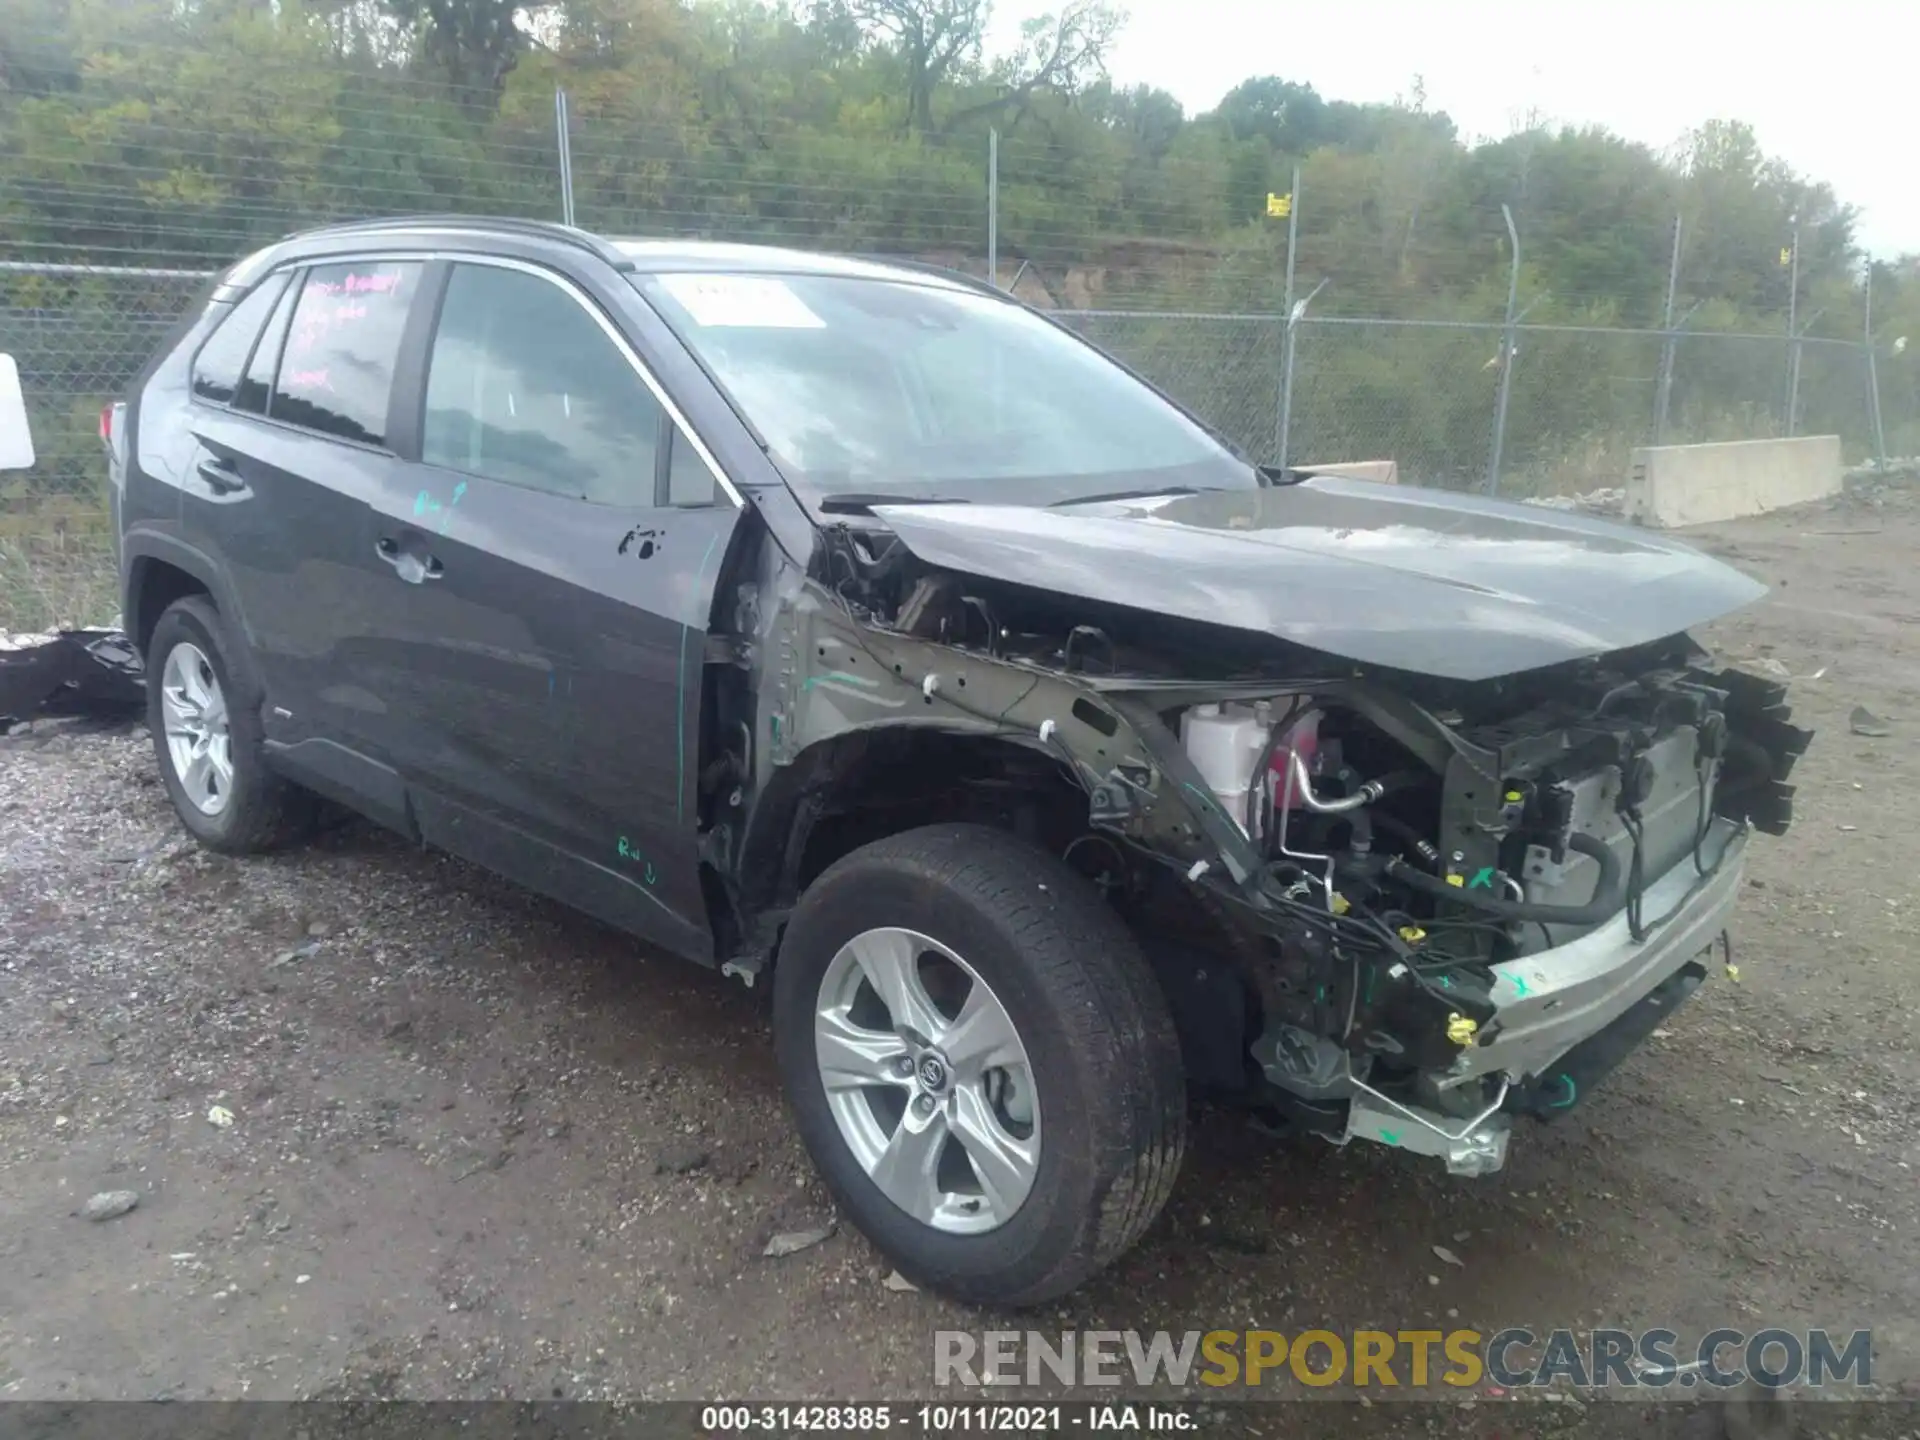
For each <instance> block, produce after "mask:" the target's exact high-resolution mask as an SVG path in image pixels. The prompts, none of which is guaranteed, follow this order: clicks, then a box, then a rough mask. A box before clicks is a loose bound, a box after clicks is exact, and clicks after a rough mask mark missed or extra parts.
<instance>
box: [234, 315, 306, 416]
mask: <svg viewBox="0 0 1920 1440" xmlns="http://www.w3.org/2000/svg"><path fill="white" fill-rule="evenodd" d="M299 303H300V290H299V287H298V286H294V285H289V286H288V287H287V289H286V292H285V293H284V294H282V295H281V297H280V303H279V304H278V305H276V306H274V307H273V318H272V319H271V320H269V321H267V328H266V329H265V330H263V331H261V332H260V343H259V344H258V345H256V346H254V347H253V359H251V360H250V361H248V362H247V374H246V378H245V379H243V380H242V381H241V382H240V391H239V393H238V394H237V395H235V396H234V397H233V408H234V409H236V410H245V411H247V412H248V413H249V414H253V415H264V414H266V413H267V396H268V394H269V393H271V391H272V390H273V372H274V371H276V370H278V369H279V368H280V352H281V351H282V350H283V349H285V348H286V344H287V323H288V322H289V321H290V320H292V319H293V307H294V306H295V305H297V304H299Z"/></svg>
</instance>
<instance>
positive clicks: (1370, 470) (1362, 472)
mask: <svg viewBox="0 0 1920 1440" xmlns="http://www.w3.org/2000/svg"><path fill="white" fill-rule="evenodd" d="M1292 468H1293V469H1295V470H1299V471H1301V472H1303V473H1304V474H1307V475H1341V476H1345V477H1346V478H1347V479H1349V480H1372V481H1374V482H1375V483H1377V484H1380V485H1398V484H1399V483H1400V463H1399V462H1398V461H1397V460H1343V461H1341V462H1340V463H1339V464H1336V465H1295V466H1293V467H1292Z"/></svg>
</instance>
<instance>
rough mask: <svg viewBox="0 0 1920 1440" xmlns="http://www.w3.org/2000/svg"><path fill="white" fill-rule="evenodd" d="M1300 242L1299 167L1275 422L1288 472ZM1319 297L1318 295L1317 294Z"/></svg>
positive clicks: (1290, 210) (1276, 450) (1290, 219)
mask: <svg viewBox="0 0 1920 1440" xmlns="http://www.w3.org/2000/svg"><path fill="white" fill-rule="evenodd" d="M1299 238H1300V167H1299V166H1298V165H1296V166H1294V167H1293V189H1292V190H1290V191H1289V192H1288V193H1287V289H1286V295H1285V298H1284V299H1282V301H1281V302H1280V303H1281V305H1282V307H1283V309H1282V312H1281V313H1282V314H1284V315H1285V316H1286V320H1285V325H1286V329H1285V330H1284V331H1283V332H1282V333H1281V337H1280V413H1279V414H1278V415H1276V416H1275V417H1274V421H1273V463H1274V465H1275V466H1276V467H1278V468H1279V469H1281V470H1284V469H1286V468H1287V441H1288V439H1289V435H1288V432H1289V430H1291V428H1292V426H1293V330H1294V326H1295V324H1296V323H1297V322H1296V317H1295V316H1294V313H1293V258H1294V251H1295V250H1296V249H1297V248H1298V246H1297V245H1296V243H1295V242H1296V241H1298V240H1299ZM1315 293H1316V294H1317V293H1318V292H1317V291H1316V292H1315Z"/></svg>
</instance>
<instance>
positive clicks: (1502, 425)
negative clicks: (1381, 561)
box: [1487, 205, 1520, 495]
mask: <svg viewBox="0 0 1920 1440" xmlns="http://www.w3.org/2000/svg"><path fill="white" fill-rule="evenodd" d="M1500 215H1501V218H1502V219H1504V220H1505V221H1506V222H1507V243H1508V244H1509V245H1510V246H1511V247H1512V249H1513V266H1512V268H1511V269H1510V270H1509V271H1508V273H1507V319H1506V323H1505V324H1504V325H1502V326H1501V328H1500V398H1499V399H1498V400H1496V401H1495V402H1494V407H1493V454H1492V455H1491V456H1490V457H1489V459H1488V461H1487V493H1488V494H1489V495H1498V494H1499V493H1500V452H1501V451H1502V450H1503V449H1504V448H1505V447H1506V443H1507V401H1508V398H1509V397H1510V396H1511V395H1512V394H1513V348H1514V344H1513V342H1514V334H1513V324H1514V314H1513V309H1514V306H1515V305H1517V304H1519V302H1520V231H1519V228H1518V227H1517V226H1515V225H1514V223H1513V211H1512V209H1511V208H1510V207H1508V206H1506V205H1502V206H1501V207H1500Z"/></svg>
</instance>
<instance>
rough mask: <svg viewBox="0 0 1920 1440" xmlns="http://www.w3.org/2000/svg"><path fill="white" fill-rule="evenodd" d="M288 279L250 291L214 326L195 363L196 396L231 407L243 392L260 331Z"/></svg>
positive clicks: (264, 283)
mask: <svg viewBox="0 0 1920 1440" xmlns="http://www.w3.org/2000/svg"><path fill="white" fill-rule="evenodd" d="M286 283H287V277H286V276H285V275H284V274H282V275H270V276H268V277H267V278H266V279H265V280H263V281H262V282H261V283H260V284H259V285H256V286H255V287H254V288H253V289H252V290H250V291H248V292H247V294H246V295H245V296H243V297H242V298H241V300H240V303H239V304H237V305H235V306H233V307H232V308H231V309H230V310H228V311H227V313H226V318H225V319H223V320H222V321H220V323H219V324H217V325H216V326H214V329H213V334H211V335H209V336H208V337H207V340H206V343H205V344H203V345H202V346H201V347H200V353H199V354H198V355H196V356H195V357H194V361H193V393H194V394H195V395H196V396H197V397H198V398H200V399H202V400H206V401H208V402H210V403H212V404H215V405H227V404H231V403H232V401H233V397H234V395H235V393H236V392H237V391H238V390H239V388H240V377H241V375H242V373H243V372H244V371H245V370H246V366H247V357H248V356H250V355H251V354H252V353H253V347H254V342H255V341H256V340H258V339H259V338H260V328H261V326H263V325H264V324H266V320H267V317H268V316H269V315H271V314H272V313H273V305H274V302H275V301H276V300H278V299H279V298H280V292H281V291H282V290H283V289H285V288H286Z"/></svg>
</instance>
